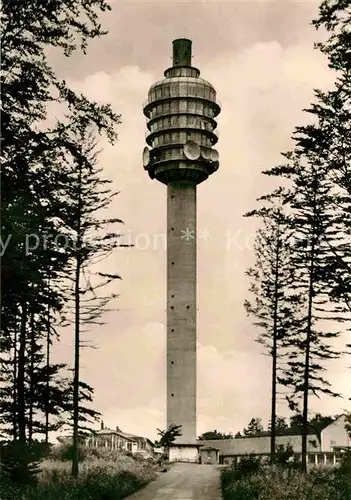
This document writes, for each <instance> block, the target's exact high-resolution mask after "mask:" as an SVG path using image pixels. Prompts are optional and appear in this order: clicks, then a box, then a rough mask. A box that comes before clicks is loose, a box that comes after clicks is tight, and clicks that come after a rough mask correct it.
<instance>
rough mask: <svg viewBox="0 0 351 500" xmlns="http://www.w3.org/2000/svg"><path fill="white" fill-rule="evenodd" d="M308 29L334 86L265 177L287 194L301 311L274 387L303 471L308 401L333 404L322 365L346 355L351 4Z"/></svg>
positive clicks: (342, 0) (337, 6)
mask: <svg viewBox="0 0 351 500" xmlns="http://www.w3.org/2000/svg"><path fill="white" fill-rule="evenodd" d="M313 24H314V25H315V26H316V28H321V27H323V28H325V29H326V30H327V33H328V38H327V40H326V41H325V42H323V43H318V44H316V46H317V48H319V49H320V50H321V51H322V52H323V53H324V54H325V55H326V56H327V57H328V60H329V66H330V68H332V69H333V70H336V71H337V73H336V82H335V86H334V88H333V89H331V90H330V91H327V92H322V91H320V90H317V91H315V102H314V103H313V104H312V105H311V106H310V108H309V109H307V110H305V111H306V112H308V113H309V114H310V116H311V123H310V124H309V125H306V126H304V127H297V128H296V129H295V133H294V135H293V139H294V140H295V147H294V148H293V150H292V151H290V152H288V153H285V154H284V157H285V160H286V161H285V163H284V164H283V165H280V166H277V167H273V168H271V169H269V170H267V171H266V172H264V173H265V174H267V175H270V176H276V177H278V178H279V179H280V182H281V186H284V195H283V204H284V205H285V207H286V209H285V212H286V215H287V224H288V226H289V228H290V232H291V236H290V240H289V245H290V261H291V267H292V269H293V279H292V281H291V282H290V283H287V285H286V287H285V288H287V289H288V290H289V292H288V295H289V294H292V295H295V296H299V297H300V301H301V302H300V303H301V304H302V305H301V307H299V309H298V310H297V311H295V313H294V325H293V328H290V329H289V332H288V336H287V338H286V340H287V342H285V347H286V349H287V354H288V358H287V362H286V366H285V370H284V373H283V374H282V375H281V376H280V377H279V378H278V381H279V382H280V383H282V384H283V385H285V386H286V387H287V388H291V389H292V394H291V395H290V397H289V398H288V401H289V405H290V408H291V409H292V410H293V411H298V410H299V408H300V411H299V415H300V417H301V422H300V423H301V432H302V465H303V468H304V469H306V452H307V434H308V430H309V419H308V414H309V398H310V396H311V395H312V396H317V397H319V395H320V394H326V395H329V396H337V394H335V392H334V391H333V389H332V387H331V385H330V383H329V382H328V379H327V377H326V376H325V373H326V362H327V361H328V360H329V359H337V358H339V357H340V356H341V355H342V354H343V351H342V349H339V348H336V343H335V340H336V339H338V338H339V337H340V336H341V335H343V334H344V333H345V332H346V331H347V328H348V321H349V315H348V312H349V311H351V307H350V303H351V302H350V297H351V293H350V292H351V286H350V285H351V281H350V276H351V250H350V248H351V246H350V228H351V222H350V220H351V219H350V214H351V196H350V194H351V184H350V179H351V172H350V164H351V163H350V159H351V157H350V154H351V134H350V109H351V107H350V95H351V94H350V81H351V80H350V62H351V59H350V57H351V52H350V46H351V44H350V40H351V29H350V27H351V6H350V2H349V1H347V0H326V1H323V2H322V4H321V6H320V10H319V17H318V19H316V20H315V21H313ZM281 194H282V188H280V189H279V190H277V191H275V192H273V193H272V194H270V195H268V196H266V197H263V198H264V199H266V200H268V201H270V202H272V200H273V201H274V199H276V200H277V201H278V200H279V201H281ZM339 345H340V343H339Z"/></svg>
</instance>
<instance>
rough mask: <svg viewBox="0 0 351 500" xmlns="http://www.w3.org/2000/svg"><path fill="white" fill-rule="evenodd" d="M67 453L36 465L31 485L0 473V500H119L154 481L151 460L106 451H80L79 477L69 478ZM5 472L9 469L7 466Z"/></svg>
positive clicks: (57, 452)
mask: <svg viewBox="0 0 351 500" xmlns="http://www.w3.org/2000/svg"><path fill="white" fill-rule="evenodd" d="M70 455H71V453H70V450H69V449H68V447H60V448H58V449H55V450H54V451H53V452H52V453H50V454H49V455H48V456H47V457H46V458H45V459H43V460H41V461H39V462H38V463H37V465H36V467H35V473H33V477H32V481H31V484H26V485H20V484H18V482H14V481H13V480H11V478H10V470H6V468H5V467H2V468H1V469H0V492H1V493H0V498H1V500H14V499H15V498H17V499H21V500H56V499H57V500H121V499H123V498H126V497H127V496H129V495H131V494H132V493H134V492H135V491H138V490H139V489H140V488H142V487H143V486H145V485H146V484H148V483H149V482H150V481H153V480H154V479H156V477H157V466H156V464H155V463H154V461H152V460H148V459H144V458H142V457H137V458H135V457H133V456H131V454H127V453H123V452H120V451H119V452H117V453H116V452H111V451H109V450H89V451H85V450H82V452H81V453H80V459H81V461H80V463H79V476H78V478H74V477H72V476H71V475H70ZM8 469H10V467H9V466H8Z"/></svg>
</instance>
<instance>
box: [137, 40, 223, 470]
mask: <svg viewBox="0 0 351 500" xmlns="http://www.w3.org/2000/svg"><path fill="white" fill-rule="evenodd" d="M191 45H192V44H191V41H190V40H187V39H185V38H183V39H178V40H174V42H173V66H172V67H171V68H168V69H167V70H166V71H165V73H164V75H165V79H164V80H161V81H159V82H157V83H155V84H154V85H152V87H151V88H150V91H149V96H148V100H147V102H146V104H145V106H144V114H145V115H146V116H147V118H148V122H147V128H148V134H147V137H146V142H147V144H148V146H149V147H150V149H149V148H148V147H146V148H145V149H144V154H143V164H144V168H145V170H147V171H148V173H149V175H150V177H151V179H157V180H159V181H160V182H162V183H164V184H167V426H169V425H170V424H176V425H181V426H182V428H181V432H182V436H181V437H180V438H179V439H178V440H177V441H176V443H175V444H176V445H177V446H178V448H177V449H178V451H179V453H180V455H181V458H183V459H184V458H185V457H184V454H187V459H188V460H196V453H197V450H196V310H197V309H196V189H197V188H196V186H197V184H199V183H200V182H202V181H204V180H205V179H207V177H208V176H209V175H210V174H212V173H213V172H215V171H216V170H217V169H218V165H219V163H218V153H217V151H216V150H215V149H213V146H214V145H215V144H216V143H217V140H218V137H217V134H216V133H215V129H216V126H217V123H216V120H215V118H216V116H217V115H218V113H219V111H220V107H219V104H218V103H217V102H216V91H215V90H214V88H213V87H212V85H211V84H210V83H208V82H207V81H206V80H203V79H202V78H200V71H199V70H198V69H196V68H193V67H192V65H191V58H192V56H191ZM194 453H195V454H194ZM178 458H179V457H178Z"/></svg>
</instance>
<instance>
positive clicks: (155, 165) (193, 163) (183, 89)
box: [143, 39, 221, 184]
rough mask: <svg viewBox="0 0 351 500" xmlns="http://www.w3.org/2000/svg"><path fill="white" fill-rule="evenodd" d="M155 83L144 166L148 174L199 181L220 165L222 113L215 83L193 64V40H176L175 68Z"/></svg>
mask: <svg viewBox="0 0 351 500" xmlns="http://www.w3.org/2000/svg"><path fill="white" fill-rule="evenodd" d="M164 76H165V78H164V79H163V80H161V81H158V82H156V83H154V84H153V85H152V86H151V87H150V90H149V94H148V99H147V101H146V102H145V103H144V106H143V110H144V115H145V116H146V117H147V119H148V120H147V129H148V130H147V136H146V142H147V144H148V146H149V148H150V149H149V148H147V147H146V148H145V149H144V154H143V164H144V168H145V170H147V171H148V173H149V175H150V177H151V178H152V179H153V178H156V179H157V180H159V181H161V182H163V183H164V184H168V183H169V182H172V181H176V180H179V181H189V182H192V183H194V182H195V183H196V184H198V183H200V182H202V181H204V180H205V179H207V177H208V176H209V175H210V174H212V173H213V172H215V171H216V170H217V169H218V166H219V162H218V152H217V151H216V150H215V149H213V146H214V145H215V144H216V143H217V141H218V134H217V131H216V130H215V129H216V127H217V122H216V117H217V116H218V114H219V113H220V109H221V108H220V104H219V102H218V101H217V97H216V91H215V89H214V88H213V86H212V85H211V84H210V83H209V82H208V81H206V80H204V79H203V78H201V77H200V71H199V70H198V69H197V68H194V67H192V66H191V41H190V40H187V39H178V40H174V42H173V66H172V67H171V68H168V69H167V70H166V71H165V72H164Z"/></svg>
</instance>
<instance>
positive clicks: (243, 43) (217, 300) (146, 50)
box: [51, 0, 350, 439]
mask: <svg viewBox="0 0 351 500" xmlns="http://www.w3.org/2000/svg"><path fill="white" fill-rule="evenodd" d="M111 6H112V12H109V13H106V14H104V15H103V16H102V17H101V21H102V25H103V27H104V28H106V29H107V30H108V32H109V33H108V35H106V36H105V37H103V38H101V39H99V40H95V41H93V42H91V45H90V47H89V50H88V53H87V55H85V56H83V55H82V54H81V53H76V54H75V55H73V56H72V57H71V58H69V59H67V58H64V57H63V56H60V55H59V54H58V53H56V52H54V51H53V52H52V54H51V60H52V62H53V65H54V67H55V69H56V71H57V74H58V75H59V76H60V77H62V78H65V79H66V81H67V82H68V83H69V84H70V85H71V87H72V88H74V89H75V90H79V91H82V92H83V93H85V95H86V96H87V97H88V98H89V99H92V100H95V101H97V102H99V103H111V105H112V107H113V109H114V110H115V111H116V112H117V113H120V114H121V115H122V124H121V125H119V126H118V128H117V131H118V135H119V137H118V141H117V143H116V144H115V145H114V146H113V147H112V146H109V145H107V143H106V142H105V141H102V142H101V144H102V146H103V147H104V150H103V153H102V154H101V156H100V162H101V165H103V167H104V174H105V175H106V176H107V177H108V178H110V179H112V180H113V187H114V188H115V189H117V190H118V191H120V193H119V195H118V196H117V197H116V199H115V200H114V202H113V204H112V205H111V207H110V211H109V213H110V215H111V216H116V217H119V218H121V219H122V220H123V221H124V226H123V227H122V228H121V231H122V233H123V237H122V238H121V242H123V243H130V244H133V245H134V247H133V248H129V249H123V248H120V249H118V250H117V251H116V252H115V253H114V255H113V256H112V257H110V258H109V259H108V260H106V261H105V262H103V263H102V264H101V268H102V269H104V270H105V271H106V270H109V271H110V272H115V273H118V274H120V275H121V276H122V280H121V281H119V282H118V283H117V284H116V285H115V286H114V291H115V292H116V293H118V294H119V298H118V300H116V301H115V302H114V306H115V307H116V308H117V309H118V310H116V311H114V312H109V313H107V314H105V315H104V321H105V325H103V326H96V327H91V328H90V331H88V332H86V333H84V334H83V340H91V341H92V343H93V344H94V345H95V346H96V347H97V349H84V350H83V352H82V355H81V363H82V369H81V376H82V379H83V380H84V381H86V382H88V383H89V384H91V385H92V386H93V387H94V389H95V402H94V408H95V409H97V410H99V411H100V412H101V413H102V418H103V421H104V423H105V425H106V426H108V427H111V428H114V427H116V426H119V427H120V428H121V429H122V430H124V431H126V432H130V433H134V434H139V435H143V436H147V437H149V438H151V439H154V438H155V437H156V429H157V428H161V429H162V428H165V426H166V383H165V379H166V358H165V346H166V330H165V322H166V310H165V308H166V252H165V233H166V187H165V186H164V185H163V184H161V183H159V182H157V181H156V180H151V179H150V178H149V177H148V175H147V174H146V172H145V171H144V169H143V166H142V150H143V148H144V146H145V145H146V144H145V132H146V122H145V117H144V116H143V112H142V103H143V102H144V101H145V99H146V98H147V93H148V89H149V87H150V86H151V85H152V83H154V82H155V81H157V80H160V79H162V78H163V71H164V70H165V69H166V68H167V67H169V66H171V55H172V40H174V39H175V38H181V37H187V38H190V39H191V40H192V41H193V65H194V66H195V67H198V68H199V69H200V71H201V76H202V77H203V78H205V79H206V80H208V81H210V82H211V83H212V84H213V85H214V87H215V88H216V90H217V97H218V99H219V101H220V102H221V105H222V112H221V114H220V115H219V117H218V131H219V138H220V139H219V142H218V145H217V146H216V148H217V149H218V151H219V154H220V168H219V170H218V171H217V172H216V173H215V174H214V175H213V176H211V177H210V178H209V179H208V180H207V181H206V182H204V183H202V184H200V185H199V186H198V220H197V223H198V262H197V269H198V292H197V307H198V332H197V335H198V350H197V357H198V365H197V366H198V369H197V370H198V371H197V377H198V381H197V386H198V390H197V405H198V409H197V432H198V435H199V434H201V433H202V432H205V431H208V430H213V429H218V430H220V431H222V432H230V431H231V432H233V433H235V432H237V431H239V430H242V429H243V428H244V427H245V426H246V425H247V423H248V422H249V421H250V419H251V418H252V417H261V418H262V419H263V423H264V424H265V425H267V422H268V419H269V412H270V359H269V357H268V356H265V355H264V351H263V349H262V347H261V346H260V345H259V344H257V343H256V342H255V338H256V337H257V334H258V331H257V329H256V328H255V327H254V326H253V325H252V321H251V319H250V318H248V317H247V316H246V312H245V309H244V307H243V302H244V300H245V298H248V281H247V277H246V276H245V271H246V270H247V268H248V267H249V266H250V265H252V263H253V248H252V247H253V239H254V234H255V222H254V221H252V220H251V219H247V218H244V217H243V214H245V213H246V212H247V211H249V210H252V209H253V208H254V207H255V206H257V205H256V202H255V200H256V198H257V197H259V196H260V195H262V194H265V193H266V192H267V190H269V189H270V188H271V187H272V185H271V184H269V183H268V181H267V179H266V178H265V177H264V176H263V175H262V174H261V172H262V171H263V170H265V169H267V168H269V167H271V166H273V165H276V164H279V163H280V162H281V161H282V156H281V154H280V153H281V152H283V151H287V150H288V149H289V148H290V147H291V145H292V141H291V139H290V137H291V134H292V132H293V129H294V127H295V126H296V125H301V124H303V123H306V120H307V116H306V113H303V111H302V109H303V108H306V107H308V105H309V104H310V102H311V101H312V99H313V89H314V88H328V87H330V86H331V85H332V82H333V79H334V75H333V74H332V73H331V72H330V70H329V69H328V67H327V63H326V60H325V58H324V56H322V55H321V54H320V53H319V52H318V51H316V50H314V49H313V43H314V42H315V41H317V40H318V39H321V37H322V34H321V33H319V32H316V31H315V29H314V28H313V27H311V26H310V22H311V20H312V19H313V18H314V17H315V16H316V15H317V12H318V4H317V3H315V2H313V1H305V2H296V1H291V2H285V1H272V2H265V1H257V2H235V1H234V2H233V1H231V2H230V1H227V2H218V1H212V2H204V1H192V2H184V1H164V0H163V1H162V2H152V1H139V2H133V1H128V2H123V1H120V0H119V1H118V2H117V1H116V0H115V1H111ZM206 234H207V236H208V237H206ZM72 346H73V328H71V327H70V328H66V329H64V330H63V331H61V340H60V343H59V344H58V345H57V346H55V350H54V356H55V360H56V361H62V362H66V363H70V364H73V349H72ZM346 366H347V363H346V361H338V362H333V363H331V364H330V365H329V372H328V376H329V379H330V381H331V382H332V383H333V388H334V389H335V390H336V391H341V392H344V393H345V394H346V395H348V396H349V395H350V394H349V386H350V384H349V380H350V376H349V375H350V374H349V372H348V371H347V370H346ZM348 408H350V403H349V402H347V400H339V401H336V400H332V401H330V400H328V399H321V400H317V399H312V400H311V411H312V412H315V411H320V412H322V413H325V414H332V415H333V414H336V413H338V412H341V411H343V410H344V409H348ZM278 414H280V415H284V416H289V410H287V408H286V405H285V404H284V402H283V399H282V400H281V401H279V405H278Z"/></svg>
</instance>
